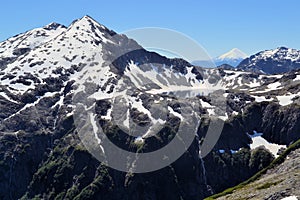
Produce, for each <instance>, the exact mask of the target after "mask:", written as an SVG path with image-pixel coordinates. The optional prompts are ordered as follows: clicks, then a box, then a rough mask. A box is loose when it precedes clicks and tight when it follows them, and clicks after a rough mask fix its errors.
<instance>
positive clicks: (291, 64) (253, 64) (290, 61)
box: [193, 47, 300, 74]
mask: <svg viewBox="0 0 300 200" xmlns="http://www.w3.org/2000/svg"><path fill="white" fill-rule="evenodd" d="M212 61H213V63H214V64H215V65H214V66H212V62H209V61H194V62H193V64H195V65H197V66H202V67H208V68H211V67H221V68H224V67H225V68H227V69H229V68H231V69H234V68H237V69H238V70H242V71H252V72H256V73H263V74H278V73H284V72H289V71H292V70H295V69H299V68H300V65H299V63H300V51H299V50H296V49H291V48H287V47H278V48H276V49H271V50H265V51H261V52H258V53H256V54H254V55H251V56H247V55H246V54H245V53H243V52H242V51H240V50H239V49H237V48H234V49H232V50H231V51H229V52H228V53H225V54H223V55H221V56H219V57H216V58H214V59H212Z"/></svg>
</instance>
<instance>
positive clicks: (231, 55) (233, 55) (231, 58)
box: [214, 48, 247, 67]
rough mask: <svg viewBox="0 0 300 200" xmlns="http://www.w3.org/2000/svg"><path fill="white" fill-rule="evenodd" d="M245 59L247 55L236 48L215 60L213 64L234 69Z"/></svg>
mask: <svg viewBox="0 0 300 200" xmlns="http://www.w3.org/2000/svg"><path fill="white" fill-rule="evenodd" d="M246 57H247V54H245V53H244V52H242V51H241V50H239V49H238V48H234V49H232V50H230V51H229V52H227V53H225V54H223V55H221V56H219V57H217V58H215V59H214V62H215V65H216V66H220V65H223V64H228V65H231V66H233V67H236V66H237V65H238V64H239V63H240V62H241V61H242V60H244V59H245V58H246Z"/></svg>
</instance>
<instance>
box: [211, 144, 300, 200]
mask: <svg viewBox="0 0 300 200" xmlns="http://www.w3.org/2000/svg"><path fill="white" fill-rule="evenodd" d="M298 148H300V139H299V140H297V141H296V142H295V143H293V144H292V145H290V146H289V147H288V148H287V149H286V150H285V151H284V152H283V153H282V154H281V155H280V156H279V157H278V158H276V159H275V160H274V161H273V162H272V163H271V164H270V165H269V166H268V167H266V168H264V169H263V170H261V171H259V172H258V173H256V174H255V175H254V176H252V177H251V178H249V179H248V180H246V181H245V182H243V183H240V184H239V185H237V186H234V187H232V188H228V189H226V190H224V191H223V192H221V193H218V194H215V195H212V196H210V197H207V198H206V200H212V199H216V198H219V197H222V196H225V195H228V194H232V193H233V192H234V191H235V190H239V189H242V188H243V187H245V186H246V185H248V184H249V183H252V182H254V181H256V180H258V179H259V178H260V177H261V176H262V175H264V174H266V172H267V171H268V170H269V169H273V168H274V167H276V166H278V165H280V164H281V163H283V162H284V160H285V158H286V157H287V155H288V154H289V153H290V152H292V151H294V150H296V149H298ZM266 186H267V185H266Z"/></svg>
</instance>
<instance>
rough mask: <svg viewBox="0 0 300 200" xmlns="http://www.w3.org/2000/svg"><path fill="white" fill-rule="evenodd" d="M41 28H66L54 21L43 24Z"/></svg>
mask: <svg viewBox="0 0 300 200" xmlns="http://www.w3.org/2000/svg"><path fill="white" fill-rule="evenodd" d="M43 28H44V29H46V30H49V31H50V30H56V29H58V28H67V27H66V26H64V25H62V24H59V23H56V22H51V23H50V24H48V25H46V26H44V27H43Z"/></svg>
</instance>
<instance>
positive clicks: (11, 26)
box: [0, 0, 300, 57]
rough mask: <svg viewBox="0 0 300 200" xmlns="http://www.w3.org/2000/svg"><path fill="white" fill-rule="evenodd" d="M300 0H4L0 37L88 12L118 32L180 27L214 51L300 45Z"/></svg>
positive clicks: (253, 51)
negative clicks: (102, 0) (147, 28)
mask: <svg viewBox="0 0 300 200" xmlns="http://www.w3.org/2000/svg"><path fill="white" fill-rule="evenodd" d="M299 8H300V1H298V0H294V1H293V0H285V1H279V0H273V1H271V0H265V1H262V0H260V1H259V0H251V1H250V0H244V1H240V0H232V1H230V0H224V1H223V0H186V1H177V2H176V1H168V0H160V1H158V0H152V1H136V0H132V1H108V0H105V1H104V2H101V1H100V0H93V1H89V0H73V1H69V0H60V1H57V0H52V1H31V0H26V1H5V2H4V1H2V2H1V12H0V17H1V20H0V41H2V40H5V39H6V38H8V37H10V36H13V35H15V34H18V33H21V32H24V31H26V30H29V29H32V28H36V27H40V26H44V25H46V24H48V23H50V22H53V21H55V22H58V23H62V24H64V25H69V24H70V23H71V22H72V21H73V20H74V19H76V18H80V17H82V16H84V15H86V14H87V15H90V16H92V17H93V18H94V19H95V20H97V21H98V22H100V23H101V24H103V25H105V26H107V27H108V28H110V29H113V30H115V31H117V32H123V31H126V30H129V29H133V28H140V27H162V28H168V29H173V30H176V31H179V32H182V33H184V34H186V35H188V36H190V37H191V38H193V39H194V40H196V41H197V42H198V43H199V44H201V45H202V46H203V47H204V48H205V49H206V50H207V52H208V53H209V54H210V55H211V56H213V57H214V56H217V55H220V54H223V53H225V52H227V51H228V50H230V49H232V48H235V47H237V48H239V49H241V50H242V51H244V52H245V53H247V54H253V53H256V52H258V51H260V50H265V49H272V48H276V47H278V46H287V47H291V48H296V49H300V25H299V21H300V12H299Z"/></svg>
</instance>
